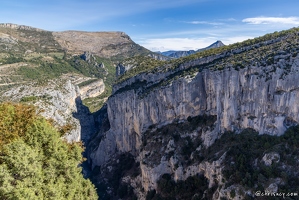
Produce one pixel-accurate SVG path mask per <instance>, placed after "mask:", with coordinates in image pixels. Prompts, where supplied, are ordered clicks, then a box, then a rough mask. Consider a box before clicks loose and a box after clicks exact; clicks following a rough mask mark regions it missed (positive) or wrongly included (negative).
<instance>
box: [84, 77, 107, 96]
mask: <svg viewBox="0 0 299 200" xmlns="http://www.w3.org/2000/svg"><path fill="white" fill-rule="evenodd" d="M104 91H105V84H104V81H103V80H102V79H100V80H98V81H95V82H92V83H90V84H88V85H85V86H83V87H80V96H81V98H82V99H85V98H90V97H96V96H99V95H100V94H102V93H103V92H104Z"/></svg>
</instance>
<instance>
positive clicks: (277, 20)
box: [242, 17, 299, 25]
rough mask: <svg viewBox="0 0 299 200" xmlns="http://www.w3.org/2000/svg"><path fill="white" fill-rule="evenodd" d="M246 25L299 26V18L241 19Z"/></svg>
mask: <svg viewBox="0 0 299 200" xmlns="http://www.w3.org/2000/svg"><path fill="white" fill-rule="evenodd" d="M242 22H245V23H248V24H277V23H279V24H292V25H299V17H253V18H246V19H243V20H242Z"/></svg>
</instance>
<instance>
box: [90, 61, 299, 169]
mask: <svg viewBox="0 0 299 200" xmlns="http://www.w3.org/2000/svg"><path fill="white" fill-rule="evenodd" d="M293 62H294V64H295V63H297V62H298V60H297V58H296V59H294V60H293ZM282 73H283V72H282V71H280V70H277V71H276V72H275V73H274V72H273V73H271V76H272V79H271V80H267V81H266V77H261V74H263V71H261V69H260V68H259V67H253V66H251V67H248V68H245V69H241V70H238V71H237V70H235V69H233V68H227V69H225V70H221V71H211V70H204V71H202V72H200V73H197V74H196V75H195V74H194V77H193V78H190V77H183V78H180V79H178V80H176V81H173V82H172V83H171V84H169V85H167V86H164V87H162V88H161V87H159V88H157V89H152V90H151V91H148V94H146V95H143V96H142V95H141V94H139V92H140V91H139V92H138V91H134V90H127V91H125V92H122V93H118V94H115V95H113V96H112V97H110V98H109V101H108V116H109V121H110V124H111V129H110V130H109V132H107V133H106V135H107V136H108V135H110V134H112V135H113V137H115V138H116V141H115V144H114V145H115V146H116V147H117V149H118V150H119V151H121V152H128V151H135V150H136V149H139V147H140V144H141V138H142V133H143V132H144V131H145V130H147V128H148V127H149V126H150V125H152V124H155V125H160V126H163V125H165V124H168V123H171V122H173V121H174V120H186V119H187V118H188V117H189V116H191V117H193V116H197V115H204V114H205V115H216V116H217V121H216V123H215V129H214V130H212V131H211V132H208V133H206V135H204V136H202V137H203V139H204V143H205V145H206V146H209V145H211V144H212V143H213V141H214V140H215V139H216V138H217V137H218V134H219V133H223V132H224V131H237V132H238V131H240V130H242V129H245V128H252V129H255V130H257V131H258V132H259V133H260V134H270V135H281V134H283V133H284V131H285V130H286V128H287V127H288V122H289V121H292V122H294V123H297V122H299V116H298V114H299V112H298V109H299V106H298V104H297V103H296V99H298V98H299V85H298V84H297V82H296V80H298V78H299V73H298V68H297V67H296V65H293V67H292V69H291V72H290V73H289V74H288V75H287V76H285V77H284V78H280V77H281V74H282ZM135 79H138V78H135ZM133 84H134V83H133ZM136 84H137V83H136ZM147 87H149V86H147ZM109 137H110V136H109ZM103 142H104V141H103ZM94 159H97V158H94ZM99 164H101V163H99Z"/></svg>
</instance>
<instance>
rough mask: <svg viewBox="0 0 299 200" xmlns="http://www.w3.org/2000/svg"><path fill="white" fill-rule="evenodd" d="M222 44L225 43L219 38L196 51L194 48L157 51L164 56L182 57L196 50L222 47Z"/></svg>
mask: <svg viewBox="0 0 299 200" xmlns="http://www.w3.org/2000/svg"><path fill="white" fill-rule="evenodd" d="M222 46H225V44H223V43H222V42H221V41H220V40H217V41H216V42H214V43H213V44H211V45H210V46H208V47H205V48H202V49H198V50H196V51H195V50H189V51H172V50H171V51H165V52H159V53H160V54H162V55H164V56H168V57H171V58H180V57H184V56H189V55H191V54H195V53H197V52H201V51H204V50H208V49H213V48H218V47H222Z"/></svg>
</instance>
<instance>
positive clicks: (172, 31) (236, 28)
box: [0, 0, 299, 51]
mask: <svg viewBox="0 0 299 200" xmlns="http://www.w3.org/2000/svg"><path fill="white" fill-rule="evenodd" d="M298 10H299V1H298V0H171V1H170V0H148V1H146V0H105V1H102V0H85V1H82V0H81V1H79V0H26V1H25V0H1V3H0V23H15V24H21V25H29V26H33V27H37V28H42V29H45V30H49V31H64V30H82V31H123V32H125V33H127V34H128V35H129V36H130V37H131V38H132V39H133V40H134V41H135V42H136V43H138V44H140V45H142V46H144V47H146V48H148V49H150V50H152V51H158V50H160V51H166V50H190V49H195V50H196V49H199V48H203V47H206V46H208V45H210V44H211V43H213V42H215V41H216V40H221V41H222V42H223V43H224V44H231V43H235V42H240V41H243V40H245V39H248V38H254V37H257V36H262V35H264V34H266V33H271V32H274V31H280V30H285V29H289V28H292V27H297V26H299V12H298Z"/></svg>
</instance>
